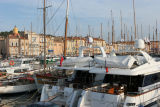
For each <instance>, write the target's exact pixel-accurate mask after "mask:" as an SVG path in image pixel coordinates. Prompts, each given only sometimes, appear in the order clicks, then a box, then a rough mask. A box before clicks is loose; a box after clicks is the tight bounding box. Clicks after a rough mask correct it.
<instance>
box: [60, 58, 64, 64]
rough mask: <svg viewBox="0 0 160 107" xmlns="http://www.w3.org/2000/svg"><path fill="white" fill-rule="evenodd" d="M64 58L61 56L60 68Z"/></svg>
mask: <svg viewBox="0 0 160 107" xmlns="http://www.w3.org/2000/svg"><path fill="white" fill-rule="evenodd" d="M63 60H64V58H63V56H62V57H61V60H60V66H62V62H63Z"/></svg>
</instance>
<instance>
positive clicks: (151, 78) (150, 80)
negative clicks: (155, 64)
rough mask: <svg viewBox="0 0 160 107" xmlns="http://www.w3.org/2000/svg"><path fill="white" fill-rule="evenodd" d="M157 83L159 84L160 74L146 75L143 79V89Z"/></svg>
mask: <svg viewBox="0 0 160 107" xmlns="http://www.w3.org/2000/svg"><path fill="white" fill-rule="evenodd" d="M157 82H160V73H155V74H151V75H146V76H145V77H144V83H143V87H144V86H148V85H151V84H154V83H157Z"/></svg>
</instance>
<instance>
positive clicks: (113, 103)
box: [41, 40, 160, 107]
mask: <svg viewBox="0 0 160 107" xmlns="http://www.w3.org/2000/svg"><path fill="white" fill-rule="evenodd" d="M139 43H140V44H139ZM142 48H144V46H143V42H142V40H138V46H137V49H136V51H130V52H131V55H125V56H110V57H107V56H106V57H103V58H100V57H94V61H95V62H94V63H95V65H94V66H92V67H79V68H77V67H71V68H72V69H74V70H75V71H76V73H73V74H72V76H71V78H68V79H61V80H58V82H57V85H55V86H52V85H44V87H43V90H42V94H41V101H50V102H53V103H55V104H58V105H64V106H69V107H155V106H157V107H158V105H159V99H160V87H159V86H160V62H156V61H155V60H154V59H152V57H150V56H149V55H148V54H147V53H146V52H144V51H142V50H141V49H142ZM130 52H128V53H130ZM110 59H113V60H110ZM61 68H62V67H61ZM65 68H66V67H65ZM65 68H64V69H65ZM66 69H67V68H66ZM68 69H69V68H68ZM67 82H68V86H67ZM64 83H65V85H64Z"/></svg>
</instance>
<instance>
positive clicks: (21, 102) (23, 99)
mask: <svg viewBox="0 0 160 107" xmlns="http://www.w3.org/2000/svg"><path fill="white" fill-rule="evenodd" d="M0 98H1V103H0V107H26V106H27V105H29V104H32V103H35V102H38V101H39V98H40V94H39V93H38V92H37V91H32V92H25V93H17V94H7V95H6V94H5V95H0Z"/></svg>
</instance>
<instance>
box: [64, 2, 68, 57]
mask: <svg viewBox="0 0 160 107" xmlns="http://www.w3.org/2000/svg"><path fill="white" fill-rule="evenodd" d="M68 10H69V0H67V10H66V24H65V37H64V53H63V54H64V56H65V57H66V49H67V27H68Z"/></svg>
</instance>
